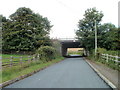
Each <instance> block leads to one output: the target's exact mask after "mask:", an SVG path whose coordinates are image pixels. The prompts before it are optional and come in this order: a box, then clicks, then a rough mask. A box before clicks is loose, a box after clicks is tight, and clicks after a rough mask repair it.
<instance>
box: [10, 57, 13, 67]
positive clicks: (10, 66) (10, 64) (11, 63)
mask: <svg viewBox="0 0 120 90" xmlns="http://www.w3.org/2000/svg"><path fill="white" fill-rule="evenodd" d="M12 61H13V56H11V59H10V67H12Z"/></svg>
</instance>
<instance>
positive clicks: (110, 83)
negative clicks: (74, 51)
mask: <svg viewBox="0 0 120 90" xmlns="http://www.w3.org/2000/svg"><path fill="white" fill-rule="evenodd" d="M84 60H85V61H86V62H87V63H88V64H89V65H90V66H91V67H92V68H93V70H94V71H95V72H96V73H97V74H98V75H99V76H100V77H101V78H102V79H103V80H104V81H105V82H106V83H107V84H108V85H109V86H110V87H112V88H113V89H117V87H116V86H115V85H114V84H113V83H112V82H111V81H110V80H108V79H107V78H106V77H105V76H103V75H102V74H101V73H100V72H99V71H98V70H97V69H96V68H94V67H93V65H92V64H90V63H89V62H88V61H87V60H86V59H85V58H84Z"/></svg>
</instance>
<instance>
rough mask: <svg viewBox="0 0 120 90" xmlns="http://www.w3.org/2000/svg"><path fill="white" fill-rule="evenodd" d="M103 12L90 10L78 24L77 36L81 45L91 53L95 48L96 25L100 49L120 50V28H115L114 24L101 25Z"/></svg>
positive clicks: (94, 9)
mask: <svg viewBox="0 0 120 90" xmlns="http://www.w3.org/2000/svg"><path fill="white" fill-rule="evenodd" d="M103 16H104V15H103V13H102V12H101V11H97V10H96V8H90V9H87V10H86V11H85V14H84V18H83V19H81V20H79V22H78V30H77V31H76V35H77V36H78V39H79V40H80V42H81V44H82V45H83V46H85V48H86V49H87V50H89V51H92V50H93V49H94V48H95V24H96V27H97V41H98V42H97V45H98V47H99V48H105V49H107V50H113V51H114V50H120V46H119V44H120V39H119V35H118V34H119V33H120V28H117V27H115V25H114V24H111V23H104V24H101V20H102V17H103Z"/></svg>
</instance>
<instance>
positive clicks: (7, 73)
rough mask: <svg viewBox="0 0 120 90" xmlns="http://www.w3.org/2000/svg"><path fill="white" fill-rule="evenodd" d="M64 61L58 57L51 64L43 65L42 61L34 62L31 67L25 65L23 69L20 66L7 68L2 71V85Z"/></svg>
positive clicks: (45, 63)
mask: <svg viewBox="0 0 120 90" xmlns="http://www.w3.org/2000/svg"><path fill="white" fill-rule="evenodd" d="M63 59H64V58H63V57H61V56H58V57H56V59H54V60H51V61H49V62H44V63H43V62H42V61H38V62H32V63H30V64H29V65H28V64H25V65H24V66H23V67H21V66H20V65H18V66H14V67H8V68H5V69H3V71H2V83H3V82H5V81H8V80H12V79H15V78H17V77H20V76H22V75H26V74H29V73H31V72H33V71H35V70H39V69H42V68H45V67H47V66H50V65H52V64H54V63H57V62H59V61H62V60H63Z"/></svg>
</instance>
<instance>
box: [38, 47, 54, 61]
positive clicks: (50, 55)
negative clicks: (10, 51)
mask: <svg viewBox="0 0 120 90" xmlns="http://www.w3.org/2000/svg"><path fill="white" fill-rule="evenodd" d="M55 51H56V50H55V49H54V48H53V47H51V46H41V47H40V48H38V50H37V51H36V53H37V55H39V58H40V60H44V61H51V60H52V59H54V58H55Z"/></svg>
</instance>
